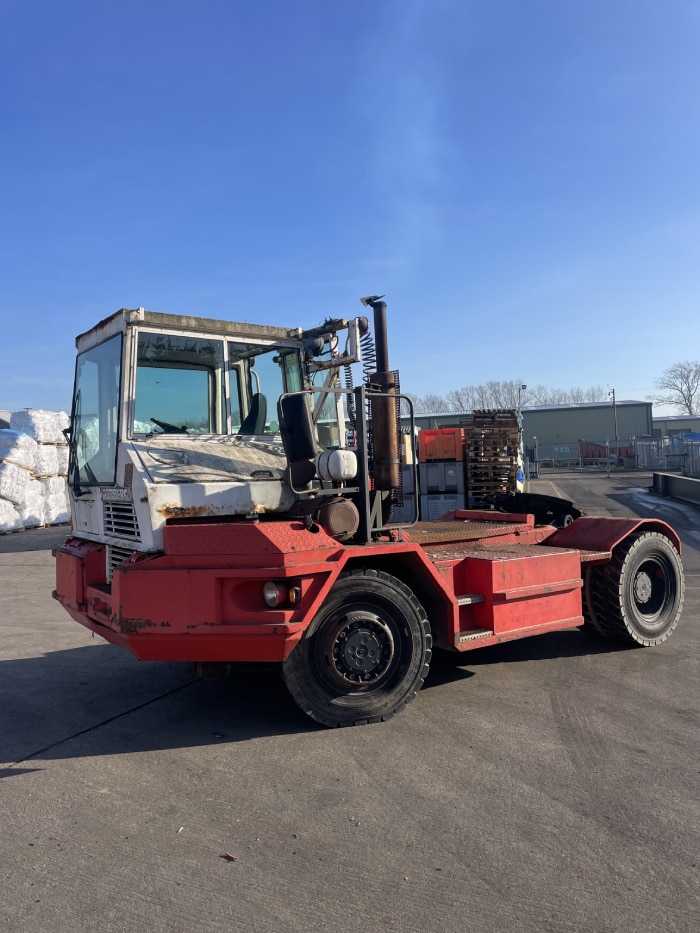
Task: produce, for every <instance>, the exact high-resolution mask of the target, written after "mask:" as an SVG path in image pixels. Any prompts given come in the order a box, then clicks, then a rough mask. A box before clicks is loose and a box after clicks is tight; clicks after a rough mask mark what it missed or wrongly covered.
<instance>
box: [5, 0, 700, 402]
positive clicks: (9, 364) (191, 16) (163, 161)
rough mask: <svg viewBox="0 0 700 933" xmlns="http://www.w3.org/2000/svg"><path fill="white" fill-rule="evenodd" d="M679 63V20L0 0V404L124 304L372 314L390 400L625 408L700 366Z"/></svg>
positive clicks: (598, 9)
mask: <svg viewBox="0 0 700 933" xmlns="http://www.w3.org/2000/svg"><path fill="white" fill-rule="evenodd" d="M699 47H700V5H699V4H698V3H697V0H670V2H669V0H666V2H661V0H653V2H651V0H629V2H628V0H371V2H370V0H354V2H352V3H347V2H340V0H337V2H336V0H245V2H244V0H196V2H195V0H167V2H166V0H137V2H135V0H122V2H120V3H118V4H116V3H108V2H102V0H70V2H65V0H31V2H27V0H0V80H1V82H2V87H3V94H2V96H1V97H0V121H1V122H0V125H1V126H2V146H1V147H0V179H1V181H0V210H1V213H0V217H1V218H2V222H1V223H0V408H9V409H10V410H14V409H17V408H24V407H38V408H64V407H66V406H68V405H69V399H70V391H71V383H72V376H73V356H74V337H75V335H76V334H78V333H80V332H81V331H84V330H86V329H87V328H89V327H90V326H91V325H92V324H94V323H96V322H97V321H98V320H100V319H101V318H103V317H105V316H106V315H108V314H110V313H111V312H113V311H115V310H116V309H117V308H119V307H123V306H127V307H137V306H140V305H143V306H145V307H147V308H150V309H152V310H156V311H167V312H172V313H188V314H201V315H205V316H212V317H228V318H230V319H233V320H247V321H255V322H259V323H268V324H282V325H289V326H297V325H301V326H312V325H314V324H316V323H318V322H319V320H320V319H322V318H323V317H324V316H326V315H334V316H335V315H338V316H340V315H342V316H353V315H355V314H358V313H361V307H360V305H359V303H358V298H359V297H360V296H361V295H365V294H371V293H386V294H387V300H388V302H389V312H388V313H389V325H390V333H389V348H390V362H391V365H392V366H393V367H399V368H400V370H401V384H402V388H403V389H404V391H409V392H413V393H415V394H418V395H423V394H427V393H429V392H430V393H438V394H444V393H446V392H448V391H449V390H450V389H454V388H459V387H461V386H464V385H468V384H478V383H482V382H486V381H488V380H491V379H495V380H510V379H516V380H522V381H523V382H525V383H529V384H532V385H534V384H537V383H541V384H545V385H549V386H551V387H571V386H584V387H585V386H589V385H594V384H600V385H603V386H610V387H614V388H615V389H616V393H617V398H618V399H631V398H644V397H645V396H646V395H648V394H650V393H652V392H653V391H654V380H655V378H656V377H657V376H659V375H660V374H661V372H662V370H663V369H665V368H666V367H667V366H670V365H671V364H673V363H675V362H677V361H679V360H682V359H697V358H698V357H700V341H699V339H698V338H699V336H700V314H699V313H698V311H699V299H700V54H699V51H698V50H699ZM659 411H662V410H661V409H659Z"/></svg>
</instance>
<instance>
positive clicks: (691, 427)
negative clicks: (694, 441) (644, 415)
mask: <svg viewBox="0 0 700 933" xmlns="http://www.w3.org/2000/svg"><path fill="white" fill-rule="evenodd" d="M698 433H700V415H669V416H667V417H658V418H654V437H677V436H678V435H681V434H698Z"/></svg>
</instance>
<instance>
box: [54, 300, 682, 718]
mask: <svg viewBox="0 0 700 933" xmlns="http://www.w3.org/2000/svg"><path fill="white" fill-rule="evenodd" d="M362 301H363V304H364V305H365V306H366V307H367V308H368V309H371V312H372V317H373V328H370V321H369V320H368V318H367V317H364V316H363V317H356V318H354V319H335V318H328V319H326V320H324V321H323V323H322V324H320V325H319V326H318V327H314V328H313V329H311V330H306V331H304V330H301V329H299V328H292V329H290V328H285V327H270V326H263V325H255V324H246V323H232V322H230V321H225V320H213V319H206V318H196V317H189V316H185V315H171V314H157V313H153V312H150V311H145V310H144V309H143V308H138V309H135V310H129V309H122V310H120V311H118V312H117V313H116V314H113V315H112V316H111V317H108V318H106V319H105V320H103V321H101V322H100V323H99V324H97V325H96V326H95V327H94V328H92V329H91V330H90V331H88V332H87V333H84V334H82V335H81V336H79V337H78V338H77V340H76V345H77V350H78V354H77V364H76V373H75V388H74V395H73V406H72V415H71V427H70V429H69V431H70V434H69V440H70V467H69V487H70V500H71V512H72V530H71V534H70V537H68V539H67V540H66V542H65V543H64V544H63V545H62V546H60V547H58V548H56V549H55V551H54V554H55V557H56V590H55V592H54V596H55V598H56V599H57V600H58V601H59V602H60V603H61V605H62V606H63V607H64V608H65V609H66V611H67V612H68V613H69V615H70V616H72V618H73V619H75V620H76V621H77V622H80V623H81V624H82V625H85V626H87V628H89V629H91V630H92V631H93V632H96V633H97V634H99V635H101V636H102V637H103V638H105V639H106V640H107V641H109V642H111V643H113V644H115V645H120V646H121V647H123V648H126V649H127V650H128V651H130V652H132V653H133V654H134V655H135V656H136V657H138V658H141V659H144V660H149V661H158V660H161V661H191V662H193V663H194V665H195V668H196V670H197V671H198V672H199V673H200V674H201V675H202V676H205V677H213V676H217V675H219V674H222V673H225V672H227V671H228V670H231V669H232V668H233V665H234V664H235V662H240V661H245V662H265V663H269V662H277V663H279V665H280V666H281V671H282V675H283V678H284V680H285V682H286V684H287V687H288V689H289V691H290V693H291V696H292V697H293V698H294V700H295V701H296V703H297V704H298V705H299V706H300V707H301V709H302V710H303V711H304V712H305V713H307V714H308V715H309V716H311V717H312V718H313V719H315V720H316V721H318V722H319V723H322V724H324V725H326V726H346V725H356V724H361V723H369V722H376V721H381V720H386V719H388V718H390V717H391V716H393V715H394V714H395V713H396V712H398V711H399V710H401V709H402V708H403V707H404V706H405V705H406V704H407V703H408V702H410V700H411V699H413V697H415V695H416V693H417V691H418V690H419V689H420V687H421V685H422V684H423V681H424V680H425V677H426V675H427V673H428V670H429V666H430V661H431V654H432V651H433V647H434V646H437V647H440V648H442V649H447V650H449V651H454V652H463V651H469V650H471V649H474V648H479V647H482V646H485V645H493V644H496V643H500V642H504V641H509V640H511V639H515V638H523V637H527V636H530V635H537V634H540V633H544V632H549V631H552V630H557V629H566V628H579V627H581V628H584V629H587V630H589V631H592V632H595V633H597V634H600V635H601V636H604V637H606V638H612V639H617V640H620V641H623V642H627V643H630V644H633V645H640V646H652V645H657V644H659V643H660V642H662V641H664V640H665V639H666V638H668V636H669V635H670V633H671V632H672V631H673V629H674V627H675V626H676V624H677V621H678V618H679V616H680V613H681V609H682V605H683V570H682V565H681V558H680V551H681V545H680V540H679V538H678V535H677V534H676V533H675V532H674V531H673V529H672V528H670V527H669V526H668V525H667V524H665V523H664V522H661V521H656V520H639V519H622V518H593V517H585V516H584V517H581V518H578V519H577V520H576V521H574V522H573V523H572V524H569V525H568V526H567V527H564V528H555V527H554V526H552V525H542V524H537V523H536V521H535V518H534V516H533V514H531V513H526V514H520V513H515V514H509V513H503V512H495V511H481V512H479V511H474V510H468V511H455V512H451V513H448V514H447V515H444V516H442V518H441V519H440V520H438V521H418V520H417V516H414V517H413V520H412V521H410V522H406V523H403V524H398V523H396V522H393V521H392V507H393V505H394V504H395V503H397V502H399V501H400V497H401V468H400V446H399V445H400V433H399V419H398V413H399V406H400V405H402V406H404V410H406V411H408V417H409V419H410V420H411V422H412V421H413V413H412V407H411V404H410V399H409V398H408V397H407V396H402V395H401V393H400V388H399V383H398V374H397V373H396V372H394V371H392V370H390V368H389V355H388V348H387V326H386V304H385V302H384V301H382V300H381V298H380V297H379V296H371V297H369V298H365V299H362ZM355 383H357V384H356V385H355Z"/></svg>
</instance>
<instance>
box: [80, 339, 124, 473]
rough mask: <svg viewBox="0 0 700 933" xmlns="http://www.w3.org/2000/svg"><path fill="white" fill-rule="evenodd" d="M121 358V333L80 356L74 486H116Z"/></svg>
mask: <svg viewBox="0 0 700 933" xmlns="http://www.w3.org/2000/svg"><path fill="white" fill-rule="evenodd" d="M121 356H122V337H121V334H118V335H117V336H116V337H112V338H111V339H110V340H106V341H105V342H104V343H101V344H100V345H99V346H97V347H93V348H92V349H91V350H86V351H85V352H84V353H81V354H80V355H79V356H78V360H77V364H76V371H75V392H74V395H73V415H72V418H71V458H70V467H69V481H70V482H71V484H72V485H82V486H110V485H114V482H115V479H116V470H117V438H118V420H119V389H120V382H121Z"/></svg>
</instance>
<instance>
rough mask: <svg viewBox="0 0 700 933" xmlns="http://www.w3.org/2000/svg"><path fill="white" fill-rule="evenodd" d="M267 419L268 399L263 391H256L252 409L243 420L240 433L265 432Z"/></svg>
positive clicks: (251, 403)
mask: <svg viewBox="0 0 700 933" xmlns="http://www.w3.org/2000/svg"><path fill="white" fill-rule="evenodd" d="M266 419H267V399H266V398H265V396H264V395H263V394H262V392H256V393H255V395H254V396H253V397H252V399H251V400H250V410H249V411H248V414H247V415H246V416H245V418H244V419H243V421H242V422H241V426H240V428H239V429H238V433H239V434H264V433H265V421H266Z"/></svg>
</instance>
